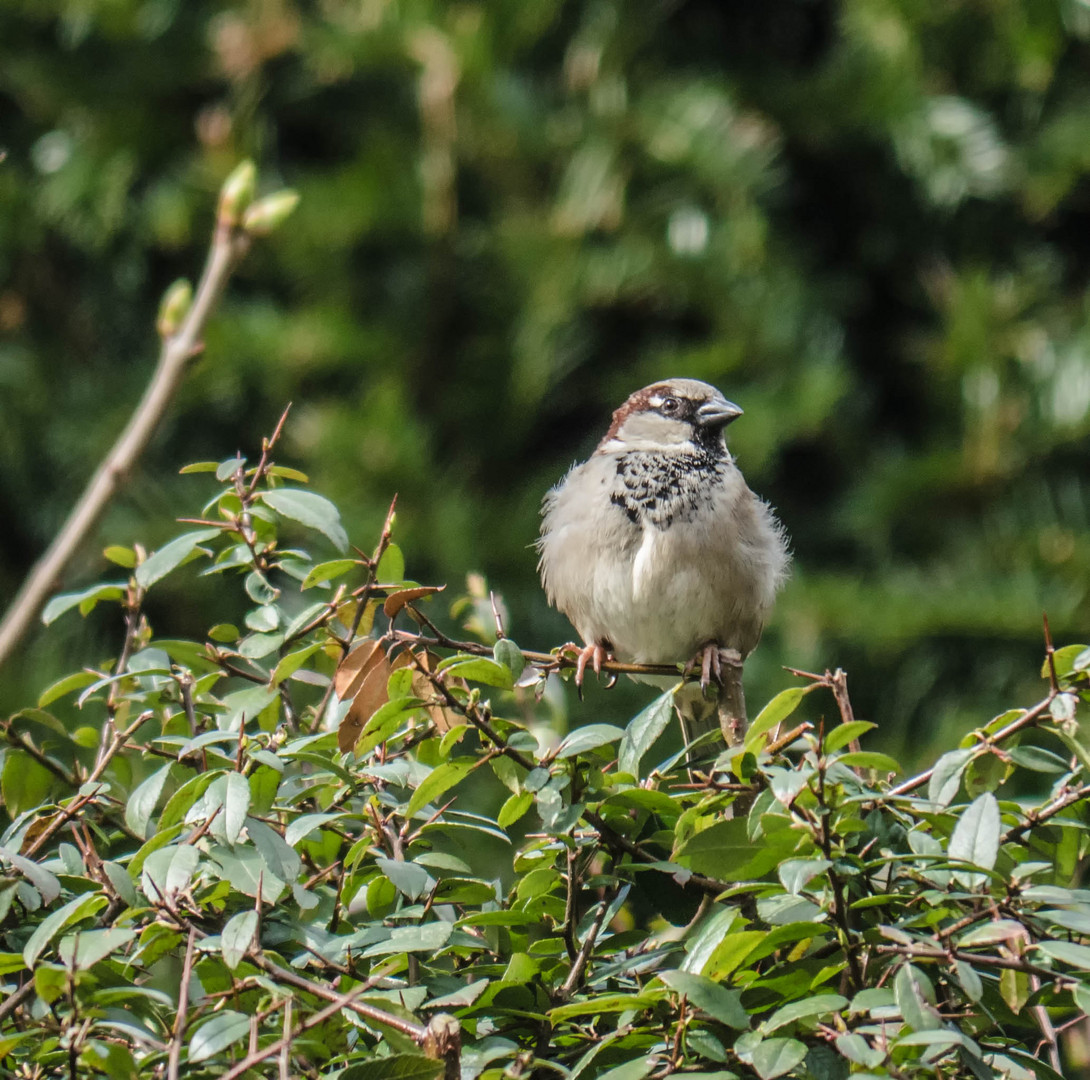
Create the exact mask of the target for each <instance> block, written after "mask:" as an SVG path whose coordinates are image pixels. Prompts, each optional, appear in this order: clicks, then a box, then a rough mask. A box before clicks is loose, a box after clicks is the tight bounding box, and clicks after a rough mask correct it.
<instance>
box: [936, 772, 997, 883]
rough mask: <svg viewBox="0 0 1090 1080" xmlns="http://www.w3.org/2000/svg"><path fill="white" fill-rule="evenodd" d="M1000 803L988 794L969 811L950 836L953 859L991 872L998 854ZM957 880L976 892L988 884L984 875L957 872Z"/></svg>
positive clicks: (955, 875) (974, 803)
mask: <svg viewBox="0 0 1090 1080" xmlns="http://www.w3.org/2000/svg"><path fill="white" fill-rule="evenodd" d="M1001 827H1002V823H1001V821H1000V817H999V803H997V802H996V801H995V796H994V795H992V794H991V792H985V793H984V794H983V795H981V796H979V797H978V798H977V799H975V800H974V801H973V802H972V803H970V804H969V806H968V807H966V809H965V812H964V813H963V814H962V815H961V817H960V818H959V819H958V823H957V825H956V826H955V827H954V831H953V833H952V834H951V836H950V849H949V850H950V858H951V859H957V860H959V861H962V862H967V863H972V865H973V866H979V867H982V868H983V869H985V870H991V869H992V867H994V866H995V860H996V856H997V855H998V854H999V831H1000V828H1001ZM954 877H955V878H957V879H958V880H959V881H961V882H962V883H963V884H964V885H965V886H966V887H967V888H970V889H972V888H975V887H977V886H979V885H981V884H983V883H984V881H986V880H987V879H986V877H985V876H984V875H983V874H974V873H971V872H967V871H964V870H957V871H955V873H954Z"/></svg>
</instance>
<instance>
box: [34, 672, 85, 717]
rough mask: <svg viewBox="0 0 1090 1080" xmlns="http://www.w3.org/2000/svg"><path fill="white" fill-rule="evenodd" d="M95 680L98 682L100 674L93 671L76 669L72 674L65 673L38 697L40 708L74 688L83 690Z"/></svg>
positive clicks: (69, 692)
mask: <svg viewBox="0 0 1090 1080" xmlns="http://www.w3.org/2000/svg"><path fill="white" fill-rule="evenodd" d="M93 682H98V676H97V675H96V674H95V673H94V672H93V671H76V672H73V674H71V675H65V677H64V678H63V679H58V680H57V681H56V682H55V683H52V684H51V685H50V686H49V687H47V688H46V689H45V690H43V691H42V694H41V696H40V697H39V698H38V708H39V709H44V708H45V707H46V706H47V705H51V704H52V703H53V702H54V701H56V700H57V699H58V698H62V697H64V696H65V695H66V694H71V693H72V691H74V690H82V689H83V688H84V687H85V686H90V685H91V683H93Z"/></svg>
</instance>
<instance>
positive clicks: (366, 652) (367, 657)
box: [333, 640, 386, 701]
mask: <svg viewBox="0 0 1090 1080" xmlns="http://www.w3.org/2000/svg"><path fill="white" fill-rule="evenodd" d="M385 659H386V652H385V650H384V649H383V647H382V642H380V641H370V640H368V641H361V642H360V643H359V644H358V645H357V646H356V647H355V648H354V649H353V650H352V651H351V652H350V653H349V654H348V655H347V656H346V657H345V658H344V659H343V660H342V661H341V662H340V664H338V665H337V671H336V673H335V674H334V676H333V689H334V690H335V691H336V692H337V697H339V698H340V699H341V701H347V700H348V699H349V698H351V697H355V696H356V694H358V693H359V690H360V687H361V686H362V685H363V681H364V679H366V678H367V676H368V674H369V673H370V671H371V670H372V668H374V667H375V665H376V664H380V663H382V662H383V661H384V660H385Z"/></svg>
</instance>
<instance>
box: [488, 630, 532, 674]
mask: <svg viewBox="0 0 1090 1080" xmlns="http://www.w3.org/2000/svg"><path fill="white" fill-rule="evenodd" d="M492 656H493V657H494V658H495V661H496V663H497V664H503V666H504V667H505V668H507V669H508V670H509V671H510V672H511V674H512V675H513V676H514V677H515V679H516V681H517V680H518V678H519V676H520V675H521V674H522V673H523V671H524V670H525V669H526V657H525V656H523V655H522V650H521V649H520V648H519V647H518V646H517V645H516V644H515V643H514V642H513V641H512V640H511V639H510V638H500V639H499V640H498V641H497V642H496V644H495V645H493V646H492Z"/></svg>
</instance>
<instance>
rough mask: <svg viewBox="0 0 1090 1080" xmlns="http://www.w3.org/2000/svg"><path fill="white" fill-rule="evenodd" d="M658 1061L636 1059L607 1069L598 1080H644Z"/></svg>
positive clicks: (647, 1058)
mask: <svg viewBox="0 0 1090 1080" xmlns="http://www.w3.org/2000/svg"><path fill="white" fill-rule="evenodd" d="M554 1011H555V1010H554ZM657 1060H658V1059H657V1058H654V1057H639V1058H634V1059H633V1060H632V1061H626V1062H625V1063H624V1064H623V1065H616V1066H614V1067H613V1068H612V1069H606V1071H605V1072H604V1073H599V1074H598V1077H597V1080H643V1078H644V1077H645V1076H646V1075H647V1074H648V1073H649V1072H650V1071H651V1070H652V1069H653V1068H654V1067H655V1065H656V1064H657Z"/></svg>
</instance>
